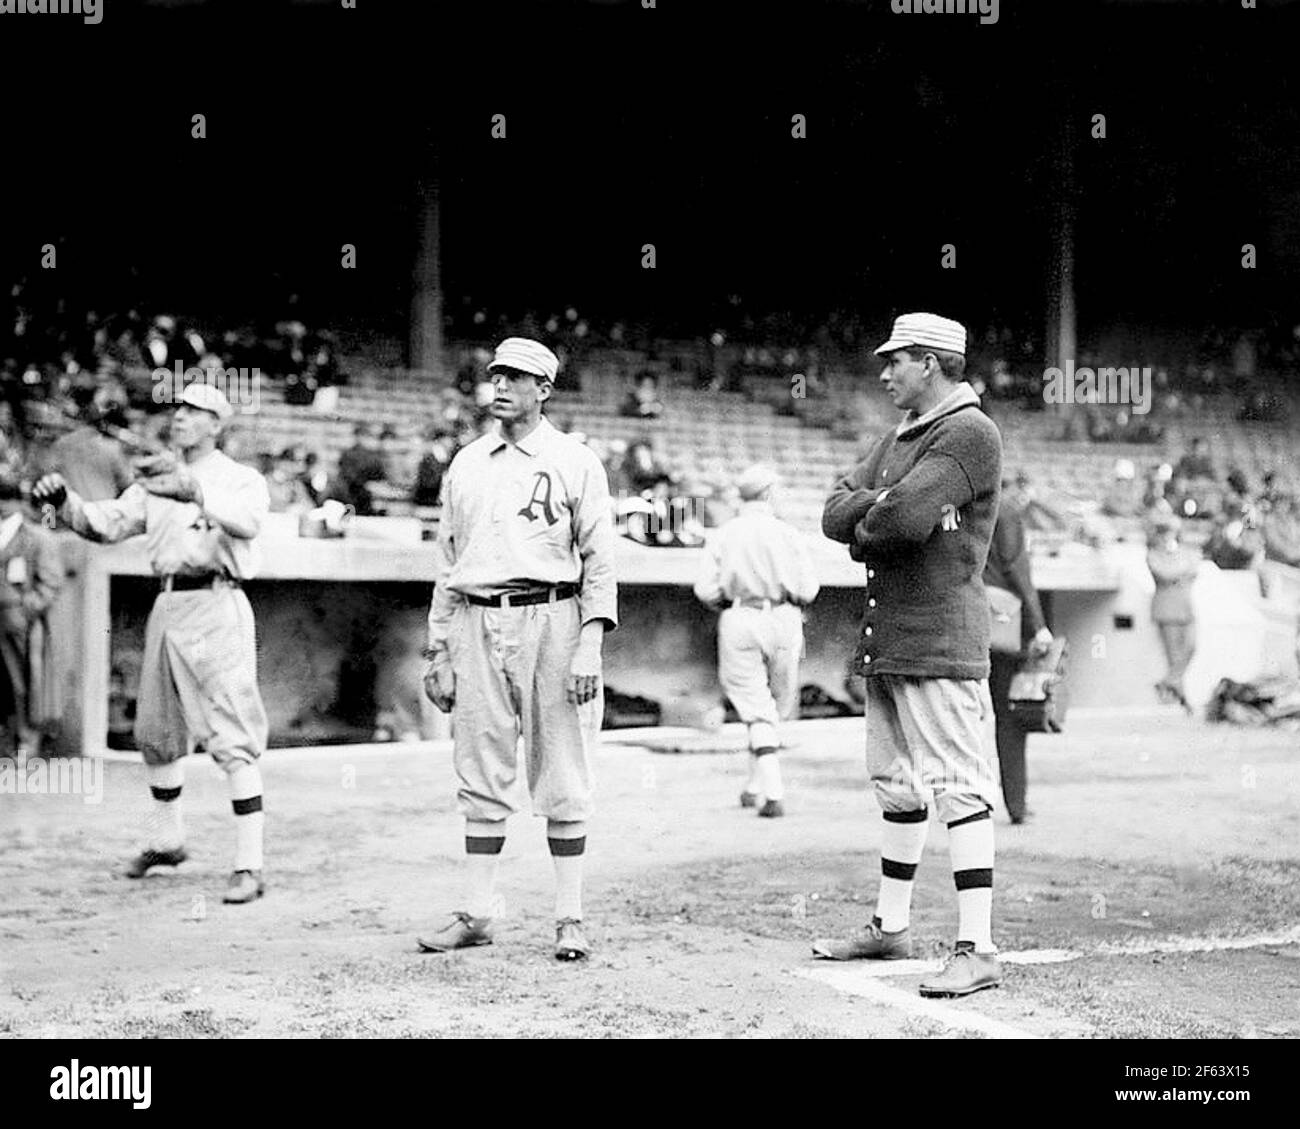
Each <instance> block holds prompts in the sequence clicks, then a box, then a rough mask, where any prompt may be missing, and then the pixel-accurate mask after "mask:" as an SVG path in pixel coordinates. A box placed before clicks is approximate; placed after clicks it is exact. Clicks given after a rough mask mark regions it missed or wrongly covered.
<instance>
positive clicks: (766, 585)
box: [695, 466, 820, 819]
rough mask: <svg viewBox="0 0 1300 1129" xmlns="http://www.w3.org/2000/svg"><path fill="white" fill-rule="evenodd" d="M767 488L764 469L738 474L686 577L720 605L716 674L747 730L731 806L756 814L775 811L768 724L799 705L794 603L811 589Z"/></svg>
mask: <svg viewBox="0 0 1300 1129" xmlns="http://www.w3.org/2000/svg"><path fill="white" fill-rule="evenodd" d="M777 485H778V480H777V475H776V472H775V471H773V470H772V469H771V468H769V467H765V466H752V467H750V468H749V469H748V470H746V471H745V473H744V474H742V475H741V477H740V481H739V483H738V487H739V491H740V498H741V506H740V513H739V514H737V515H736V516H735V517H734V518H732V519H731V520H730V521H728V522H727V523H726V524H724V525H723V526H722V527H721V528H720V529H719V530H718V532H717V533H716V534H715V535H714V537H713V538H712V539H711V540H710V542H709V545H708V547H707V549H706V550H705V552H704V556H703V559H702V561H701V563H700V572H699V576H698V578H697V579H696V581H695V596H696V598H697V599H698V600H700V601H701V602H703V603H705V604H707V605H708V606H709V607H711V608H715V609H718V610H721V612H722V615H721V616H720V618H719V619H718V680H719V681H720V682H721V683H722V689H723V691H724V692H725V693H726V695H727V697H728V698H729V699H730V700H731V704H732V705H733V706H735V707H736V712H737V713H738V714H739V715H740V720H741V721H743V722H744V723H745V725H746V727H747V729H748V736H749V779H748V781H747V782H746V784H745V789H744V791H742V792H741V793H740V806H741V807H742V808H753V807H757V808H758V814H759V815H760V816H762V817H764V818H765V819H773V818H776V817H778V816H782V815H784V814H785V804H784V801H785V788H784V785H783V784H782V781H781V766H780V764H779V763H778V761H777V756H776V750H777V747H778V746H779V745H780V734H779V731H778V728H777V723H778V722H779V721H780V720H781V719H782V718H789V717H793V716H794V713H795V710H796V709H797V707H798V705H799V659H800V657H801V655H802V653H803V613H802V612H801V611H800V609H801V608H803V607H805V606H806V605H808V604H810V603H812V601H813V600H814V598H816V596H817V592H818V589H819V587H820V586H819V585H818V583H817V576H816V573H815V572H814V570H813V563H812V557H811V555H810V554H809V552H808V548H807V546H806V544H805V543H804V539H803V537H802V536H801V535H800V533H799V532H798V531H797V530H796V529H794V527H793V526H790V525H787V524H786V523H785V522H783V521H782V520H781V519H780V518H778V517H777V516H776V513H775V512H774V511H773V508H772V498H773V493H774V491H775V490H776V488H777ZM760 798H761V799H762V804H761V806H760V804H759V800H760Z"/></svg>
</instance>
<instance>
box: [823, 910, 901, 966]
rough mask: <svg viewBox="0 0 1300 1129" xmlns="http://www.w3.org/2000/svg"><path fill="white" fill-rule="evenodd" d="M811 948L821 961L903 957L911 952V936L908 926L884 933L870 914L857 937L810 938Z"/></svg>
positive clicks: (878, 921)
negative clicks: (870, 917) (869, 921)
mask: <svg viewBox="0 0 1300 1129" xmlns="http://www.w3.org/2000/svg"><path fill="white" fill-rule="evenodd" d="M812 949H813V956H817V957H821V958H822V959H823V960H907V959H908V958H909V957H910V956H911V955H912V935H911V931H910V930H908V929H900V930H898V932H896V933H886V932H885V931H884V930H883V929H881V928H880V918H878V917H873V918H872V919H871V924H870V925H868V926H867V927H866V929H864V930H863V931H862V935H861V936H859V937H853V938H850V939H849V940H847V941H834V940H829V939H826V938H823V939H821V940H818V941H814V942H813V947H812Z"/></svg>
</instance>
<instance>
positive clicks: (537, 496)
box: [519, 470, 560, 525]
mask: <svg viewBox="0 0 1300 1129" xmlns="http://www.w3.org/2000/svg"><path fill="white" fill-rule="evenodd" d="M534 506H541V507H542V513H543V514H545V515H546V524H547V525H554V524H555V523H556V522H557V521H559V520H560V519H559V518H557V517H556V516H555V510H554V509H553V508H552V506H551V476H550V475H549V474H547V473H546V471H544V470H539V471H538V472H537V481H536V482H535V483H533V496H532V497H531V498H529V499H528V504H527V505H526V506H525V507H524V508H523V509H522V510H520V511H519V516H520V517H526V518H527V519H528V520H529V521H536V520H537V515H536V514H535V513H533V507H534Z"/></svg>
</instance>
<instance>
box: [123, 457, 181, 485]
mask: <svg viewBox="0 0 1300 1129" xmlns="http://www.w3.org/2000/svg"><path fill="white" fill-rule="evenodd" d="M180 465H181V462H180V460H179V459H178V458H177V457H176V452H175V451H159V452H158V453H157V454H155V455H142V456H141V457H140V458H138V459H133V460H132V462H131V469H132V470H134V471H135V476H136V478H154V477H157V476H158V475H163V474H173V473H175V471H176V469H177V467H179V466H180Z"/></svg>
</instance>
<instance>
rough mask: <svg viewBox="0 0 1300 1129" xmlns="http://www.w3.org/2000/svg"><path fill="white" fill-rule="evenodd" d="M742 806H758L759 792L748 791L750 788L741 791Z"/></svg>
mask: <svg viewBox="0 0 1300 1129" xmlns="http://www.w3.org/2000/svg"><path fill="white" fill-rule="evenodd" d="M740 806H741V807H742V808H756V807H758V793H757V792H750V791H748V790H746V791H744V792H741V793H740Z"/></svg>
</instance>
